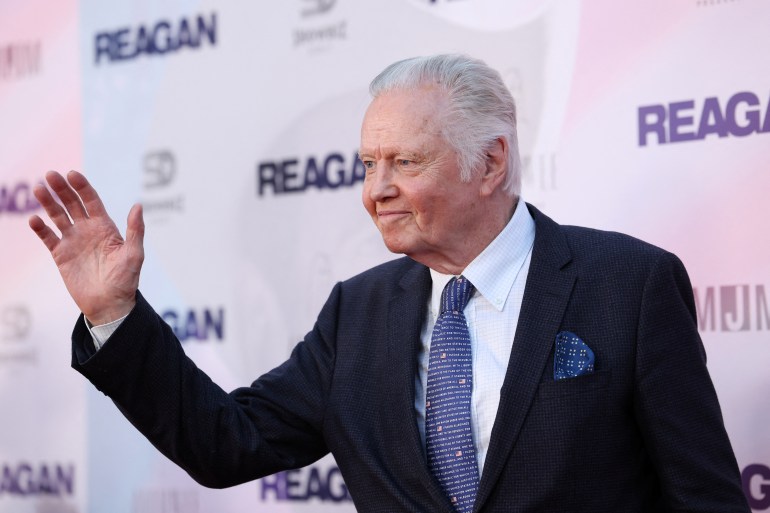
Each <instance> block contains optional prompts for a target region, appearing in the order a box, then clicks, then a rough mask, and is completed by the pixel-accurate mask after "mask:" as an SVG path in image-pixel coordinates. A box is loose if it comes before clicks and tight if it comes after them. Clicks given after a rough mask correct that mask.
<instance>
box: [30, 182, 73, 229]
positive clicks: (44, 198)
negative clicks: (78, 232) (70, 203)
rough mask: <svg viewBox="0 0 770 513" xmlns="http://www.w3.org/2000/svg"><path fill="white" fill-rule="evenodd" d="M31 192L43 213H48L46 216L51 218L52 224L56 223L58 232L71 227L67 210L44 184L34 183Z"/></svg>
mask: <svg viewBox="0 0 770 513" xmlns="http://www.w3.org/2000/svg"><path fill="white" fill-rule="evenodd" d="M32 194H34V195H35V199H37V201H38V203H40V205H42V207H43V209H44V210H45V213H46V214H48V217H50V218H51V221H53V224H55V225H56V227H57V228H58V229H59V231H60V232H62V233H64V231H65V230H67V229H68V228H70V227H72V221H70V218H69V216H68V215H67V212H65V210H64V208H63V207H62V206H61V205H59V204H58V203H57V202H56V200H55V199H54V198H53V196H52V195H51V192H50V191H49V190H48V189H46V187H45V185H43V184H37V185H35V186H34V187H33V188H32Z"/></svg>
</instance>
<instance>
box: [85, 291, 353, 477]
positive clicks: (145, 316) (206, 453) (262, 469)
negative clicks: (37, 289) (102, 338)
mask: <svg viewBox="0 0 770 513" xmlns="http://www.w3.org/2000/svg"><path fill="white" fill-rule="evenodd" d="M338 296H339V286H337V287H335V289H334V291H333V292H332V294H331V296H330V298H329V300H328V301H327V303H326V305H325V306H324V308H323V310H322V311H321V314H320V315H319V318H318V321H317V322H316V325H315V326H314V328H313V330H312V331H311V332H309V333H308V334H307V336H306V337H305V340H303V341H302V342H300V343H299V344H298V345H297V346H296V348H295V349H294V351H293V352H292V355H291V357H290V358H289V359H288V360H287V361H286V362H285V363H283V364H282V365H280V366H279V367H277V368H275V369H273V370H272V371H270V372H268V373H267V374H265V375H263V376H261V377H260V378H259V379H257V380H256V381H254V382H253V383H252V384H251V386H249V387H243V388H239V389H236V390H234V391H233V392H231V393H229V394H228V393H226V392H225V391H223V390H222V389H221V388H220V387H219V386H217V385H216V384H215V383H214V382H212V381H211V379H210V378H209V377H208V376H207V375H206V374H205V373H204V372H203V371H201V370H200V369H198V368H197V367H196V366H195V364H194V363H193V362H192V360H190V359H189V358H188V357H187V356H186V355H185V353H184V350H183V349H182V347H181V345H180V343H179V341H178V340H177V338H176V337H175V335H174V333H173V331H172V330H171V328H170V327H169V326H168V325H167V324H166V323H165V322H164V321H163V320H162V319H161V318H160V316H158V315H157V314H156V313H155V312H154V311H153V309H152V308H151V307H150V305H149V304H148V303H147V301H146V300H145V299H144V298H143V297H142V295H141V294H140V293H138V292H137V305H136V307H135V308H134V310H133V311H132V312H131V314H129V316H128V317H127V318H126V319H125V321H124V322H123V324H122V325H121V326H120V327H119V328H118V330H117V331H116V332H115V333H114V334H113V335H112V337H110V339H109V341H108V342H107V343H106V344H105V345H104V346H103V347H102V348H101V349H100V350H99V351H98V352H96V351H95V349H94V347H93V344H92V339H91V335H90V333H89V331H88V329H87V328H86V326H85V323H84V321H83V316H82V315H81V317H80V319H79V320H78V322H77V324H76V326H75V329H74V331H73V336H72V343H73V351H72V366H73V368H74V369H75V370H77V371H78V372H80V373H81V374H83V375H84V376H85V377H86V378H88V379H89V380H90V381H91V382H92V383H93V384H94V386H96V388H97V389H99V390H100V391H101V392H102V393H104V394H105V395H107V396H109V397H110V398H111V399H112V400H113V402H114V403H115V404H116V405H117V407H118V408H119V409H120V411H121V412H122V413H123V414H124V415H125V417H126V418H127V419H128V420H129V421H130V422H131V423H132V424H133V425H134V426H135V427H136V428H137V429H138V430H139V431H140V432H141V433H142V434H143V435H144V436H145V437H147V439H148V440H149V441H150V442H151V443H152V444H153V445H154V446H155V447H157V448H158V449H159V450H160V451H161V452H162V453H163V454H164V455H166V456H167V457H168V458H169V459H171V460H172V461H174V462H175V463H177V464H178V465H179V466H180V467H182V468H183V469H185V470H186V471H187V472H188V473H189V474H190V475H191V476H192V477H193V478H194V479H195V480H196V481H198V482H199V483H200V484H203V485H205V486H209V487H215V488H223V487H226V486H232V485H236V484H240V483H243V482H246V481H250V480H253V479H256V478H259V477H262V476H264V475H269V474H272V473H274V472H277V471H280V470H285V469H289V468H297V467H302V466H305V465H308V464H310V463H312V462H313V461H315V460H317V459H319V458H321V457H322V456H324V455H325V454H326V453H327V452H328V449H327V447H326V444H325V442H324V439H323V435H322V428H323V421H324V405H325V399H326V396H327V393H328V390H329V386H330V381H331V376H332V372H333V368H334V349H335V348H334V342H335V332H336V319H337V305H338Z"/></svg>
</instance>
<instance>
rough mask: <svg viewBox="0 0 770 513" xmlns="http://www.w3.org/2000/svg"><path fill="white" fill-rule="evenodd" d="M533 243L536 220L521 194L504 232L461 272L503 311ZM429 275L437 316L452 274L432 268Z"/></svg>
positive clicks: (433, 308) (480, 292) (485, 297)
mask: <svg viewBox="0 0 770 513" xmlns="http://www.w3.org/2000/svg"><path fill="white" fill-rule="evenodd" d="M534 242H535V221H534V220H533V219H532V215H531V214H530V213H529V210H528V209H527V205H526V204H525V203H524V200H523V199H521V197H519V201H518V203H517V204H516V210H515V211H514V213H513V216H511V220H510V221H508V224H507V225H505V228H503V231H501V232H500V233H499V234H498V235H497V237H495V239H494V240H493V241H492V242H491V243H490V244H489V245H488V246H487V247H486V248H484V250H483V251H482V252H481V253H480V254H479V255H478V256H477V257H476V258H474V259H473V261H472V262H471V263H470V264H468V266H467V267H466V268H465V270H463V272H462V274H463V276H465V277H466V278H468V279H469V280H470V282H471V283H472V284H473V286H474V287H475V288H476V290H477V291H478V293H479V294H481V295H482V296H483V297H484V299H486V300H487V301H489V303H490V304H491V305H492V306H494V307H495V308H496V309H497V310H498V311H502V310H503V307H505V301H506V300H507V299H508V294H509V293H510V291H511V288H512V287H513V284H514V282H515V281H516V276H518V274H519V271H520V270H521V268H522V266H523V265H524V262H525V261H526V259H527V255H528V254H529V252H530V250H531V249H532V245H533V244H534ZM430 276H431V279H432V280H433V291H432V294H431V309H432V310H436V311H435V312H433V313H434V315H436V314H437V309H438V305H440V304H441V292H442V291H443V290H444V287H445V286H446V284H447V282H448V281H449V280H450V279H451V278H452V276H451V275H448V274H442V273H440V272H438V271H435V270H433V269H431V270H430Z"/></svg>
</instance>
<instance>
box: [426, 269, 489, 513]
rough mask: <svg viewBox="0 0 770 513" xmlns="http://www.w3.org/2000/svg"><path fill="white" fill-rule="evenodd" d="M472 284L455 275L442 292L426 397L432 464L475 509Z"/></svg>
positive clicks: (459, 499) (458, 501)
mask: <svg viewBox="0 0 770 513" xmlns="http://www.w3.org/2000/svg"><path fill="white" fill-rule="evenodd" d="M472 294H473V285H472V284H471V282H469V281H468V280H467V279H465V278H464V277H463V276H460V277H458V278H453V279H452V280H450V281H449V283H447V286H446V287H445V288H444V292H443V293H442V294H441V310H440V311H439V316H438V319H436V325H435V326H434V327H433V335H432V338H431V342H430V358H429V362H428V390H427V393H426V398H425V442H426V452H427V454H428V466H429V467H430V470H431V472H432V473H433V475H434V476H435V477H436V479H438V482H439V484H441V488H443V490H444V492H445V493H446V494H447V496H448V497H449V499H450V501H451V502H452V504H453V505H454V507H455V509H456V510H457V511H459V512H462V513H466V512H467V513H470V511H472V510H473V503H474V502H475V500H476V492H477V491H478V488H479V468H478V464H477V462H476V447H475V446H474V445H473V432H472V431H471V391H472V390H473V362H472V358H471V337H470V333H469V332H468V324H467V323H466V322H465V314H463V309H465V305H466V304H468V300H469V299H470V297H471V295H472Z"/></svg>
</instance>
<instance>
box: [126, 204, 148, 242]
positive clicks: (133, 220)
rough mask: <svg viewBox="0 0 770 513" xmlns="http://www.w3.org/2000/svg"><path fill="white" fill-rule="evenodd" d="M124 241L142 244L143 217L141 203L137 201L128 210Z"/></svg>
mask: <svg viewBox="0 0 770 513" xmlns="http://www.w3.org/2000/svg"><path fill="white" fill-rule="evenodd" d="M126 243H128V244H131V245H132V246H138V247H142V246H143V244H144V217H143V215H142V205H141V204H139V203H137V204H135V205H134V206H133V207H131V210H130V211H129V212H128V220H127V222H126Z"/></svg>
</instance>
